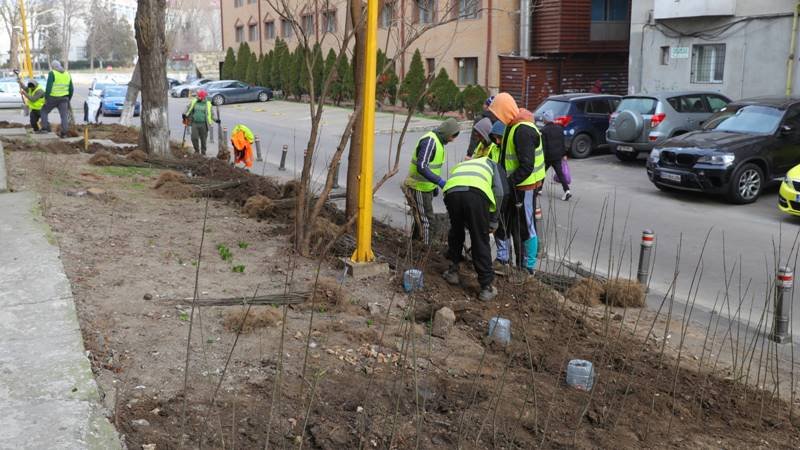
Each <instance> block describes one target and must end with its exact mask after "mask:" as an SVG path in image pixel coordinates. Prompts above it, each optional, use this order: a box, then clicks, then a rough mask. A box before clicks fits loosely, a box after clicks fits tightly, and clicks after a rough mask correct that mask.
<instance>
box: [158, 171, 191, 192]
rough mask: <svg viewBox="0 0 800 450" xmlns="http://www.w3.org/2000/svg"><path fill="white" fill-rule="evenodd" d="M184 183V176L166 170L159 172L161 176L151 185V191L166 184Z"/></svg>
mask: <svg viewBox="0 0 800 450" xmlns="http://www.w3.org/2000/svg"><path fill="white" fill-rule="evenodd" d="M170 182H172V183H182V184H183V183H186V175H184V174H182V173H178V172H175V171H172V170H166V171H164V172H161V175H159V176H158V179H157V180H156V184H154V185H153V189H158V188H160V187H161V186H163V185H164V184H166V183H170Z"/></svg>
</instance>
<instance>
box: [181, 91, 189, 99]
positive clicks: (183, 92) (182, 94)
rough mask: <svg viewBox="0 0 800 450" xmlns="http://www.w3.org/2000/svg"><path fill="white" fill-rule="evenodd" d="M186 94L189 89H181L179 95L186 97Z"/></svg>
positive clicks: (187, 94)
mask: <svg viewBox="0 0 800 450" xmlns="http://www.w3.org/2000/svg"><path fill="white" fill-rule="evenodd" d="M188 96H189V91H187V90H186V89H184V90H182V91H181V95H180V97H188Z"/></svg>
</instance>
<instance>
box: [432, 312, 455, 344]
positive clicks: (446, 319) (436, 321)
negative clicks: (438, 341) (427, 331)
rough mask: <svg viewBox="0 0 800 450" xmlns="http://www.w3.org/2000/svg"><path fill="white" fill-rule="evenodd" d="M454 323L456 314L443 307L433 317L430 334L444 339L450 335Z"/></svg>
mask: <svg viewBox="0 0 800 450" xmlns="http://www.w3.org/2000/svg"><path fill="white" fill-rule="evenodd" d="M454 323H456V314H455V313H454V312H453V310H452V309H450V308H448V307H446V306H445V307H444V308H442V309H440V310H438V311H436V314H435V315H434V316H433V329H432V331H431V334H433V335H434V336H436V337H440V338H446V337H447V335H448V334H450V330H451V329H452V328H453V324H454Z"/></svg>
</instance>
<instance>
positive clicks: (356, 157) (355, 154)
mask: <svg viewBox="0 0 800 450" xmlns="http://www.w3.org/2000/svg"><path fill="white" fill-rule="evenodd" d="M364 13H365V12H364V8H363V6H362V2H361V0H351V1H350V20H352V24H353V26H354V27H358V28H357V29H356V32H355V34H354V35H353V37H354V39H355V46H354V49H353V79H354V80H355V83H354V89H353V104H354V105H356V106H358V105H360V104H361V92H363V90H364V73H363V72H364V71H363V69H362V67H363V61H364V47H365V42H364V26H363V21H362V20H361V15H362V14H364ZM361 117H363V116H359V118H358V119H357V120H356V122H355V124H354V125H353V126H354V127H355V129H356V130H360V129H361ZM359 174H361V133H358V132H355V133H353V134H352V135H351V137H350V153H349V154H348V155H347V199H346V202H345V217H350V216H352V215H353V214H355V213H356V211H357V210H358V176H359Z"/></svg>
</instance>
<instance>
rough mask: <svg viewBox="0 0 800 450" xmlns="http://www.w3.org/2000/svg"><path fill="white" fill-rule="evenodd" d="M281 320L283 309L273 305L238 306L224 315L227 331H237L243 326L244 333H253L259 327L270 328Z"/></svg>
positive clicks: (224, 324)
mask: <svg viewBox="0 0 800 450" xmlns="http://www.w3.org/2000/svg"><path fill="white" fill-rule="evenodd" d="M280 321H281V310H280V309H278V308H274V307H272V306H252V307H251V308H250V311H247V308H246V307H244V306H242V307H237V308H236V309H235V310H233V311H227V312H225V313H224V314H223V317H222V327H223V328H225V331H228V332H231V333H236V332H237V331H238V330H239V328H240V327H241V329H242V333H252V332H253V331H254V330H255V329H257V328H269V327H272V326H275V325H277V324H278V323H279V322H280Z"/></svg>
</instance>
